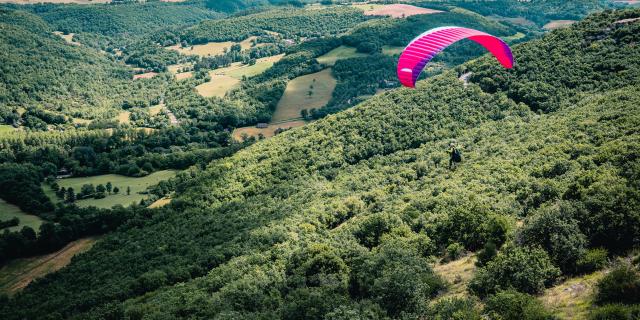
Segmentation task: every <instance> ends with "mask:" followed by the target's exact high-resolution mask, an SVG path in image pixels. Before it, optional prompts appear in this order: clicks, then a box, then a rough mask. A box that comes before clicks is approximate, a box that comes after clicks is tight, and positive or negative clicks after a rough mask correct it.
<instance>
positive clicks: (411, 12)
mask: <svg viewBox="0 0 640 320" xmlns="http://www.w3.org/2000/svg"><path fill="white" fill-rule="evenodd" d="M365 7H366V6H365ZM440 12H442V11H440V10H433V9H427V8H421V7H416V6H412V5H409V4H401V3H397V4H389V5H383V6H377V7H374V8H373V9H366V10H365V11H364V15H366V16H387V17H393V18H406V17H409V16H415V15H418V14H433V13H440Z"/></svg>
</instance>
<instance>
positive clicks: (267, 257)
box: [0, 10, 640, 319]
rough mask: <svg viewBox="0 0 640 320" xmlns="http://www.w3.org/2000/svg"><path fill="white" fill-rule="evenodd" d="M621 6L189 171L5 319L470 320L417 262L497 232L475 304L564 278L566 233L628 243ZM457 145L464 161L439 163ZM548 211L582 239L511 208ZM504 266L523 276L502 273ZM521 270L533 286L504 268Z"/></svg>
mask: <svg viewBox="0 0 640 320" xmlns="http://www.w3.org/2000/svg"><path fill="white" fill-rule="evenodd" d="M634 17H640V10H623V11H607V12H604V13H599V14H595V15H593V16H590V17H588V18H586V19H585V20H584V21H582V22H579V23H576V24H574V25H573V26H571V27H569V28H567V29H562V30H557V31H554V32H551V33H549V34H547V35H546V36H544V37H543V38H541V39H539V40H534V41H531V42H527V43H524V44H521V45H517V46H515V47H514V55H515V58H516V67H515V68H514V69H513V70H504V69H502V68H501V67H499V65H498V64H497V63H496V62H495V61H494V60H493V58H492V57H489V56H485V57H482V58H480V59H478V60H476V61H473V62H470V63H467V64H464V65H463V66H461V67H459V68H458V69H457V70H451V71H448V72H445V73H444V74H442V75H439V76H436V77H433V78H430V79H427V80H425V81H421V82H419V83H418V87H417V89H415V90H411V89H397V90H392V91H391V92H388V93H385V94H383V95H381V96H377V97H374V98H372V99H370V100H368V101H366V102H364V103H362V104H360V105H358V106H356V107H354V108H352V109H350V110H347V111H344V112H341V113H338V114H335V115H330V116H328V117H326V118H324V119H322V120H319V121H317V122H315V123H313V124H310V125H307V126H305V127H302V128H297V129H293V130H291V131H288V132H285V133H283V134H280V135H278V136H276V137H274V138H271V139H269V140H266V141H261V142H259V143H256V144H255V145H253V146H251V147H249V148H247V149H244V150H242V151H240V152H238V153H236V154H235V155H233V156H232V157H230V158H226V159H221V160H218V161H214V162H212V163H211V164H209V165H208V166H207V167H206V168H205V169H201V170H200V169H195V168H194V169H193V170H192V171H190V172H189V173H188V174H185V175H184V177H183V179H181V180H180V181H179V184H178V187H177V194H176V196H175V198H174V200H173V202H172V204H171V205H170V206H168V207H165V208H162V209H157V210H155V211H143V212H141V213H140V214H139V218H138V219H134V220H133V221H130V223H128V224H127V225H125V226H123V227H121V228H120V229H119V230H118V231H116V232H114V233H112V234H110V235H107V236H105V237H104V239H103V240H101V241H100V242H98V243H97V244H96V245H95V246H94V248H93V249H92V250H91V251H89V252H87V253H85V254H83V255H81V256H78V257H77V258H76V259H74V261H73V262H72V263H71V264H70V265H69V266H68V267H66V268H65V269H62V270H61V271H59V272H57V273H55V274H52V275H50V276H47V277H46V278H45V279H43V280H41V281H37V282H36V283H34V284H32V285H30V286H29V287H27V288H26V289H25V290H24V291H23V292H22V293H20V294H18V295H16V296H15V297H13V298H9V299H5V300H4V302H0V316H1V317H2V318H3V319H22V318H29V319H37V318H44V317H45V315H47V316H51V317H54V318H55V317H65V318H67V317H68V318H78V319H80V318H83V319H84V318H121V317H124V316H126V317H128V318H129V319H142V318H143V317H144V318H162V317H164V318H202V319H205V318H206V319H209V318H228V319H231V318H233V319H271V318H287V319H302V318H305V319H353V318H358V317H360V318H373V319H376V318H382V319H384V318H402V317H408V318H419V317H422V318H436V315H438V314H445V315H446V312H448V311H450V310H454V311H455V310H462V311H464V312H467V313H462V314H464V315H470V316H469V318H471V319H478V318H480V315H479V314H477V313H480V311H478V310H475V309H474V308H475V305H476V304H475V303H474V301H473V300H469V301H466V300H457V302H456V301H454V302H451V303H450V304H449V305H447V304H446V302H445V304H444V305H443V304H435V305H434V306H430V305H429V301H433V300H432V299H433V298H434V297H435V296H436V295H437V294H438V292H440V291H444V292H446V290H447V289H446V285H445V284H444V282H443V280H442V279H441V278H440V277H439V276H438V275H437V274H435V273H434V272H433V271H432V270H431V267H430V264H429V259H431V258H433V257H443V256H447V255H449V254H450V253H451V252H453V251H455V250H456V248H458V249H459V250H463V251H464V250H469V251H478V250H480V249H481V248H483V247H484V246H485V245H486V244H487V243H489V242H491V243H494V244H496V245H497V246H498V248H499V250H500V253H498V256H497V257H496V258H494V259H493V260H491V261H493V263H492V264H490V266H491V268H489V267H487V268H481V269H480V270H481V271H479V272H478V273H479V274H481V275H482V276H483V277H484V278H477V279H474V280H473V282H475V283H479V284H478V285H479V286H481V285H484V287H481V289H483V290H485V289H486V290H487V291H475V292H476V293H478V292H483V293H482V294H479V293H478V295H479V296H480V297H482V298H484V295H485V294H492V293H494V292H495V290H497V289H496V288H498V289H499V288H505V287H508V288H514V289H517V290H520V291H522V292H525V293H530V294H536V293H539V291H540V290H541V289H543V288H544V286H546V285H549V284H551V283H553V281H554V280H555V279H556V278H557V277H558V276H560V269H559V267H562V272H563V273H564V275H571V271H570V270H569V269H566V268H565V267H566V266H567V265H566V264H561V262H563V263H567V262H566V261H564V260H563V261H560V260H559V259H560V258H562V257H561V256H560V257H559V256H558V252H562V251H554V250H569V251H570V250H571V249H572V248H573V247H571V248H569V245H573V244H575V243H577V244H576V249H575V250H574V251H571V252H575V253H576V255H580V254H584V250H586V249H587V248H596V247H603V248H606V249H607V250H609V252H610V253H611V254H612V255H616V254H622V253H624V252H626V251H627V250H630V249H632V248H637V247H638V246H639V245H640V243H638V239H640V217H639V216H638V214H637V213H638V212H640V207H639V205H640V194H639V193H638V189H639V187H640V185H638V177H639V176H640V171H639V170H640V157H639V156H638V154H639V152H640V139H639V138H640V136H639V134H640V132H638V128H639V127H640V117H639V115H640V47H639V46H638V45H637V43H638V41H640V24H638V23H616V22H617V21H621V20H624V19H629V18H634ZM461 72H472V76H471V78H470V84H469V85H468V86H464V85H463V83H462V82H461V81H460V80H458V76H459V75H460V73H461ZM454 139H455V143H456V144H457V145H458V146H459V148H460V149H461V151H462V154H463V161H462V163H460V165H459V166H458V167H457V168H456V169H455V170H450V169H449V168H448V160H449V158H448V157H449V156H448V146H449V144H450V143H451V142H452V141H454ZM543 215H544V216H548V215H555V217H557V216H558V215H560V218H558V219H562V216H563V215H564V216H566V217H565V218H566V219H567V220H562V221H563V222H562V224H560V225H559V227H562V228H565V227H566V225H569V227H567V228H573V229H570V230H572V233H571V234H572V235H576V237H577V240H576V239H573V238H570V239H566V238H562V239H563V241H564V240H566V241H567V242H563V244H567V246H564V247H562V248H560V249H558V248H556V247H553V246H552V248H547V247H548V244H547V243H545V242H543V241H542V240H537V239H535V238H533V237H532V238H526V237H525V236H522V235H523V234H522V233H521V231H522V229H523V228H524V227H521V226H519V224H518V223H516V221H517V220H521V219H523V218H525V217H528V218H529V219H532V218H534V217H537V216H543ZM529 221H530V220H527V221H526V223H525V227H529V226H530V224H529ZM549 230H550V231H554V230H555V229H549ZM562 230H569V229H562ZM514 233H515V234H517V235H519V236H518V237H516V236H514ZM527 241H531V242H534V244H535V241H540V246H542V247H543V248H544V250H543V249H539V248H538V246H535V245H534V246H533V247H531V248H530V247H528V245H527V244H526V243H527ZM503 243H504V246H503V247H502V248H500V246H501V245H502V244H503ZM545 245H547V247H545ZM445 253H446V255H445ZM510 259H513V260H510ZM516 259H519V260H517V262H519V263H521V264H518V266H522V268H531V270H529V269H527V270H525V271H523V272H511V271H509V269H506V270H503V269H500V268H501V267H504V265H507V266H509V265H510V262H512V261H514V260H516ZM505 261H506V263H505ZM573 263H575V261H573ZM570 267H571V265H570ZM534 268H538V269H534ZM518 271H519V270H518ZM529 271H531V272H529ZM492 272H494V273H492ZM498 272H502V273H500V274H498ZM521 274H524V275H522V277H523V278H524V277H529V276H530V277H533V278H535V279H534V280H532V279H529V278H524V279H520V278H518V279H516V280H513V281H511V278H510V277H518V276H521ZM483 279H484V280H483ZM528 281H532V282H533V281H535V283H533V284H532V286H531V287H529V286H527V285H528V284H529V282H528ZM491 284H493V285H494V287H490V285H491ZM491 290H494V291H491ZM513 303H514V305H516V304H517V303H515V302H513ZM462 311H460V312H462ZM536 311H538V310H536ZM451 312H453V311H451ZM474 312H475V313H474ZM538 312H542V311H538ZM458 314H460V313H458ZM473 315H476V316H474V317H471V316H473ZM443 317H446V316H443ZM465 317H466V316H465Z"/></svg>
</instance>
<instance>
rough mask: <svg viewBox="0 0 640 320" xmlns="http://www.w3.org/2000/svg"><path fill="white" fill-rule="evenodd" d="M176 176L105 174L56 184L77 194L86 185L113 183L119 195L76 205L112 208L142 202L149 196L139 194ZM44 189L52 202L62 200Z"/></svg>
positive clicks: (169, 173)
mask: <svg viewBox="0 0 640 320" xmlns="http://www.w3.org/2000/svg"><path fill="white" fill-rule="evenodd" d="M175 175H176V171H173V170H163V171H157V172H154V173H152V174H150V175H148V176H145V177H140V178H134V177H127V176H121V175H117V174H105V175H100V176H93V177H78V178H67V179H59V180H57V181H56V182H57V183H58V185H59V186H60V187H65V188H67V189H68V188H69V187H72V188H73V190H74V191H75V192H76V194H77V193H79V192H80V189H81V188H82V185H84V184H89V183H91V184H93V185H94V186H97V185H98V184H103V185H106V184H107V182H111V184H112V185H113V186H114V187H118V188H119V189H120V192H119V193H118V194H113V193H112V194H110V195H107V197H106V198H102V199H93V198H90V199H83V200H78V201H76V204H77V205H78V206H79V207H89V206H95V207H98V208H111V207H113V206H115V205H117V204H119V205H123V206H128V205H130V204H132V203H139V202H140V200H142V199H145V198H147V195H145V194H139V193H138V192H143V191H146V189H147V187H149V186H152V185H155V184H157V183H158V182H160V181H162V180H167V179H169V178H172V177H174V176H175ZM127 187H130V188H131V194H129V195H127ZM42 188H43V190H44V193H45V194H46V195H47V196H48V197H49V198H50V199H51V201H54V202H59V201H60V199H59V198H58V197H56V195H55V193H54V191H53V190H52V189H51V187H50V186H48V185H46V184H43V185H42Z"/></svg>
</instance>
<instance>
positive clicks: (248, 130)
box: [231, 120, 306, 141]
mask: <svg viewBox="0 0 640 320" xmlns="http://www.w3.org/2000/svg"><path fill="white" fill-rule="evenodd" d="M305 123H306V122H305V121H304V120H292V121H285V122H280V123H271V124H269V126H268V127H266V128H256V126H248V127H242V128H236V129H235V130H233V133H232V134H231V136H232V137H233V139H235V140H236V141H242V140H243V136H244V135H246V136H247V137H258V136H259V135H260V134H262V136H263V137H265V138H271V137H273V136H274V135H275V131H276V130H278V128H281V129H289V128H295V127H301V126H303V125H305Z"/></svg>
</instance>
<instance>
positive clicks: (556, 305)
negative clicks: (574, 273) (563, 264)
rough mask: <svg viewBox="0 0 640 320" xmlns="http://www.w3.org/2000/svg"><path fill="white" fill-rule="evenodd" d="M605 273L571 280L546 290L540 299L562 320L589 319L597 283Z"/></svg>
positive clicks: (601, 272)
mask: <svg viewBox="0 0 640 320" xmlns="http://www.w3.org/2000/svg"><path fill="white" fill-rule="evenodd" d="M604 275H605V271H598V272H595V273H592V274H588V275H584V276H580V277H576V278H571V279H568V280H566V281H565V282H563V283H561V284H559V285H556V286H555V287H551V288H549V289H547V290H545V292H544V294H543V295H542V296H541V297H540V298H539V299H540V300H541V301H542V303H543V304H544V305H545V306H546V307H547V308H548V309H549V310H550V311H552V312H553V314H555V315H556V316H558V317H559V318H560V319H587V317H588V315H589V307H590V306H591V304H592V302H593V298H594V293H595V292H594V291H595V286H596V283H597V282H598V281H599V280H600V279H602V277H604Z"/></svg>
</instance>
